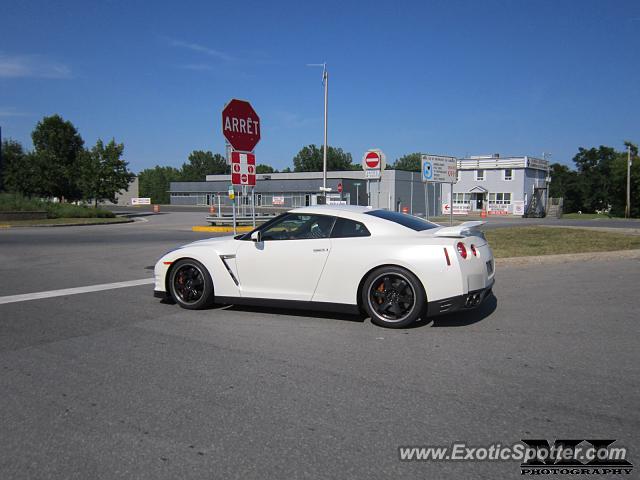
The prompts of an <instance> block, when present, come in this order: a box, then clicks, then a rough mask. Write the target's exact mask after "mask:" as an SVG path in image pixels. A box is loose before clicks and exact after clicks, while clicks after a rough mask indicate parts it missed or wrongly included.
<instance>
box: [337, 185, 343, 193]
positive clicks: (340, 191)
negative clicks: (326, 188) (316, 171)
mask: <svg viewBox="0 0 640 480" xmlns="http://www.w3.org/2000/svg"><path fill="white" fill-rule="evenodd" d="M338 193H342V183H339V184H338Z"/></svg>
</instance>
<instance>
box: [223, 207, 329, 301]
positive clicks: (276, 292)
mask: <svg viewBox="0 0 640 480" xmlns="http://www.w3.org/2000/svg"><path fill="white" fill-rule="evenodd" d="M334 222H335V217H332V216H328V215H315V214H304V213H289V214H287V215H285V216H283V217H282V218H281V219H279V220H278V221H276V222H274V223H272V224H270V225H268V226H267V227H266V228H265V229H264V230H262V231H261V236H262V239H261V241H259V242H254V241H251V240H242V241H241V245H240V247H239V248H238V250H237V252H236V259H235V260H236V268H237V271H238V276H239V278H238V280H239V288H240V294H241V295H242V296H243V297H250V298H269V299H282V300H300V301H310V300H311V297H312V296H313V292H314V291H315V288H316V285H317V284H318V279H319V278H320V275H321V274H322V269H323V268H324V265H325V263H326V260H327V257H328V256H329V253H330V251H331V240H330V238H329V236H330V234H331V229H332V228H333V223H334Z"/></svg>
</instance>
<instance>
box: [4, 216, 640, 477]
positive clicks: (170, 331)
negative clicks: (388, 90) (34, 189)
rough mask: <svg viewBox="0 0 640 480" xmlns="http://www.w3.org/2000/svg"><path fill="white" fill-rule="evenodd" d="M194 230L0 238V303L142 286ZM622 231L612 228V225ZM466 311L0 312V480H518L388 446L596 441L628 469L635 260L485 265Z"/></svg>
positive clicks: (139, 227) (121, 297) (98, 229)
mask: <svg viewBox="0 0 640 480" xmlns="http://www.w3.org/2000/svg"><path fill="white" fill-rule="evenodd" d="M202 217H203V215H202V213H201V212H194V211H191V212H190V211H181V212H169V213H166V214H161V215H156V216H149V217H143V218H142V221H136V222H135V223H130V224H123V225H112V226H87V227H68V228H21V229H7V230H0V260H1V262H2V268H1V272H2V276H1V279H0V282H1V283H0V285H2V293H1V294H0V297H2V298H5V297H9V296H14V295H21V294H30V293H34V292H50V291H53V290H58V289H66V288H75V287H84V286H91V285H96V284H112V283H117V282H124V281H130V280H141V279H146V278H150V277H151V274H152V271H151V270H150V267H151V266H152V265H153V264H154V263H155V261H156V259H157V258H158V257H160V256H161V255H162V254H163V253H164V252H166V251H167V250H169V249H170V248H172V247H175V246H176V245H179V244H182V243H186V242H190V241H193V240H197V239H201V238H207V237H209V236H211V234H207V233H194V232H192V231H191V226H192V225H196V224H198V223H202ZM620 225H622V224H620ZM497 269H498V271H497V274H496V279H497V283H496V286H495V288H494V293H495V298H490V299H489V300H488V301H487V302H486V303H485V304H484V305H483V306H482V307H481V308H480V309H479V310H477V311H474V312H471V313H461V314H452V315H449V316H442V317H438V318H436V319H435V320H434V321H432V322H422V323H420V324H419V325H418V326H417V327H415V328H411V329H406V330H387V329H382V328H379V327H376V326H375V325H372V324H371V323H370V321H369V320H368V319H365V318H362V317H357V316H356V317H354V316H346V315H336V314H326V313H322V314H320V313H317V314H316V313H313V312H299V311H291V310H269V309H260V308H244V307H243V308H240V307H222V308H220V307H218V308H213V309H209V310H205V311H186V310H181V309H180V308H179V307H177V306H176V305H170V304H166V303H162V302H161V301H159V300H158V299H156V298H154V297H153V295H152V290H153V286H152V285H151V284H147V285H137V286H129V287H125V288H109V289H105V290H103V291H98V292H88V293H79V294H74V295H62V296H52V297H51V298H45V299H34V300H26V301H13V302H11V303H5V304H2V298H0V372H1V373H0V391H1V392H2V394H0V427H1V431H2V435H0V451H1V452H2V456H1V458H0V478H60V479H70V478H82V479H84V478H125V477H126V478H150V479H161V478H167V479H175V478H186V477H189V478H243V479H247V478H256V479H258V478H260V479H264V478H312V477H315V478H317V477H323V478H356V477H357V478H416V479H424V478H515V477H517V476H520V470H519V463H518V462H473V463H472V462H401V461H400V460H399V454H398V448H399V447H400V446H408V445H411V446H438V445H449V444H451V443H452V442H456V441H463V442H466V443H467V444H469V445H476V446H487V445H490V444H492V443H496V442H499V443H501V444H503V445H506V444H512V443H516V442H518V441H520V440H521V439H523V438H541V439H548V440H549V441H550V442H553V439H556V438H609V439H617V441H618V443H619V444H620V445H624V446H627V447H628V448H629V451H630V455H631V458H630V460H631V461H632V462H633V463H637V462H634V459H637V453H638V451H640V450H639V447H640V445H639V442H638V435H637V432H638V431H639V430H640V411H639V409H638V405H640V368H639V366H640V355H639V354H638V340H637V339H638V337H639V335H640V326H639V322H638V319H637V317H638V314H637V311H636V308H635V306H636V303H637V292H638V285H639V284H640V261H638V260H629V259H619V260H593V261H589V262H584V261H582V262H571V263H562V264H545V265H511V266H510V265H501V264H500V262H499V263H498V266H497Z"/></svg>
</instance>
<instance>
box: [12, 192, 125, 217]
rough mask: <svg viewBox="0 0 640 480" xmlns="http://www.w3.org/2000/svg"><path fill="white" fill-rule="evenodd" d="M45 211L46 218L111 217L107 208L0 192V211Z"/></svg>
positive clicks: (112, 215)
mask: <svg viewBox="0 0 640 480" xmlns="http://www.w3.org/2000/svg"><path fill="white" fill-rule="evenodd" d="M28 211H46V212H47V217H48V218H95V217H97V218H113V217H115V215H114V214H113V212H110V211H109V210H104V209H102V208H93V207H88V206H85V205H74V204H72V203H54V202H47V201H44V200H41V199H39V198H29V197H24V196H22V195H20V194H12V193H0V212H28Z"/></svg>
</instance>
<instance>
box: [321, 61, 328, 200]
mask: <svg viewBox="0 0 640 480" xmlns="http://www.w3.org/2000/svg"><path fill="white" fill-rule="evenodd" d="M322 83H324V150H323V152H322V186H323V188H324V191H325V198H326V195H327V194H326V191H327V118H328V117H327V107H328V106H329V72H327V64H326V63H325V64H324V67H323V70H322ZM325 203H326V202H325Z"/></svg>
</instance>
